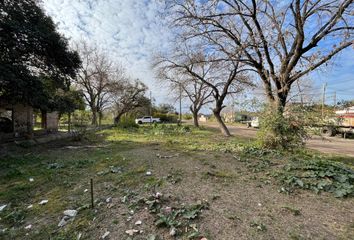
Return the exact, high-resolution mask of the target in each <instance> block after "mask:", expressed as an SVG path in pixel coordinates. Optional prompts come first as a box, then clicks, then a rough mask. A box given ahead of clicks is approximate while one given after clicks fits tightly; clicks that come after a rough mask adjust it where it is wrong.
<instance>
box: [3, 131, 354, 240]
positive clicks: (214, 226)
mask: <svg viewBox="0 0 354 240" xmlns="http://www.w3.org/2000/svg"><path fill="white" fill-rule="evenodd" d="M341 162H342V163H341ZM343 163H345V164H343ZM353 165H354V160H353V158H349V157H348V158H343V157H333V156H332V157H327V156H325V155H321V154H319V153H316V152H304V151H300V152H299V151H297V152H293V153H289V152H277V151H270V150H261V149H258V148H257V147H255V146H254V145H253V143H252V142H250V140H248V139H242V138H240V137H232V138H223V137H221V136H219V134H218V133H217V132H215V131H214V130H208V129H204V130H199V129H194V128H191V127H176V126H171V125H170V126H169V125H166V126H165V125H158V126H144V127H140V128H131V129H119V128H113V129H109V130H104V131H101V132H98V133H95V134H90V135H88V136H86V137H85V138H83V139H82V140H80V141H67V142H56V143H51V144H48V145H41V146H35V147H27V148H24V147H22V148H21V147H13V148H10V149H6V150H3V152H2V157H1V159H0V207H1V206H4V205H6V207H4V208H3V209H2V210H0V239H99V238H100V237H102V236H103V235H104V234H106V235H107V236H108V237H107V239H150V240H152V239H201V238H202V237H205V238H207V239H208V240H210V239H214V240H218V239H220V240H224V239H353V237H354V209H353V204H354V198H353V192H354V189H353V182H354V172H353V171H352V167H353ZM150 173H151V174H150ZM91 178H92V179H93V182H94V198H95V207H94V209H91V206H90V201H91V200H90V184H89V183H90V179H91ZM42 200H48V202H47V203H46V204H42V205H41V204H39V203H40V202H41V201H42ZM0 209H1V208H0ZM65 210H77V211H78V212H77V215H76V216H75V217H65V218H64V221H62V223H63V226H61V227H59V226H58V224H59V222H60V221H61V220H62V219H63V217H64V214H63V211H65ZM135 230H136V231H135ZM108 232H109V233H108ZM172 235H173V236H172Z"/></svg>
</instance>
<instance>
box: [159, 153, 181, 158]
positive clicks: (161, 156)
mask: <svg viewBox="0 0 354 240" xmlns="http://www.w3.org/2000/svg"><path fill="white" fill-rule="evenodd" d="M178 156H179V154H178V153H176V154H173V155H166V156H163V155H160V154H159V153H158V154H156V157H158V158H173V157H178Z"/></svg>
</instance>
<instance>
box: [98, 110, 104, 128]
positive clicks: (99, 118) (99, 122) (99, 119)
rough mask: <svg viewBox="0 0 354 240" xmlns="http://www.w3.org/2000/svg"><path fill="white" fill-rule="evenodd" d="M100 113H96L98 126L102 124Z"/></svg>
mask: <svg viewBox="0 0 354 240" xmlns="http://www.w3.org/2000/svg"><path fill="white" fill-rule="evenodd" d="M102 115H103V114H102V113H101V112H98V126H101V124H102Z"/></svg>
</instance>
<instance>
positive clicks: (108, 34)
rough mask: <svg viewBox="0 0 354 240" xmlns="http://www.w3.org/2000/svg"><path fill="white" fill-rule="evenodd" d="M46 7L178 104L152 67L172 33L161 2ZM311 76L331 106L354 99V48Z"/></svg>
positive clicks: (67, 0)
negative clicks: (161, 84) (153, 60)
mask: <svg viewBox="0 0 354 240" xmlns="http://www.w3.org/2000/svg"><path fill="white" fill-rule="evenodd" d="M43 7H44V9H45V11H46V12H47V14H49V15H50V16H51V17H52V18H53V20H54V22H55V23H56V24H57V26H58V29H59V31H60V32H61V33H63V34H64V35H65V36H66V37H67V38H69V39H70V41H79V40H82V39H85V40H87V41H92V42H94V43H96V44H98V46H100V47H101V48H103V49H106V50H107V51H108V52H109V53H110V54H111V55H112V57H113V58H114V59H117V61H120V62H121V63H122V64H123V65H124V66H125V67H126V68H127V70H128V73H129V74H130V76H131V77H133V78H139V79H140V80H142V81H143V82H144V83H145V84H147V85H148V87H149V88H150V90H151V92H152V96H153V98H154V99H156V102H157V103H162V102H167V103H168V102H169V103H173V100H172V98H171V97H170V95H171V94H170V92H169V91H168V90H166V88H161V87H159V86H160V85H159V84H158V82H157V81H156V80H155V76H154V72H153V70H152V68H151V62H152V59H153V57H154V55H155V54H156V53H157V52H160V51H164V50H166V49H168V48H169V42H171V41H169V39H171V37H172V34H171V32H170V31H171V30H170V29H169V28H168V27H167V26H164V25H163V24H162V22H163V21H161V18H160V17H159V12H160V11H161V9H163V8H164V5H163V1H162V0H74V1H73V0H44V1H43ZM310 78H311V79H312V81H313V88H314V94H315V95H318V94H319V96H318V97H320V94H321V91H322V90H321V89H322V87H323V84H324V83H327V87H326V93H327V94H326V99H327V101H328V103H329V104H330V103H332V102H333V100H332V99H333V95H334V92H336V97H337V100H340V99H351V98H354V49H353V48H350V49H347V50H345V51H344V52H342V53H341V54H340V55H339V56H336V61H335V64H331V65H330V66H329V67H326V71H316V72H314V73H312V74H311V75H310ZM184 105H185V104H184ZM186 108H187V105H186V106H184V109H186Z"/></svg>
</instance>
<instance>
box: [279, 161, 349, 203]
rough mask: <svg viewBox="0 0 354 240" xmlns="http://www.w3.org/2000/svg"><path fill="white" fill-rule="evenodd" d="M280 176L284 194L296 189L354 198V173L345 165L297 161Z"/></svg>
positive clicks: (329, 162)
mask: <svg viewBox="0 0 354 240" xmlns="http://www.w3.org/2000/svg"><path fill="white" fill-rule="evenodd" d="M284 170H285V171H284V172H283V173H282V174H281V175H280V179H281V181H282V183H283V184H284V186H283V188H282V189H281V190H282V192H292V191H293V190H294V189H295V188H302V189H309V190H313V191H315V192H316V193H319V192H321V191H325V192H330V193H333V194H334V195H335V196H336V197H350V196H351V197H352V196H354V171H353V170H352V169H351V168H349V167H347V166H345V165H344V164H340V163H336V162H331V161H325V160H308V161H296V162H293V163H291V164H289V165H287V166H286V167H285V169H284Z"/></svg>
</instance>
